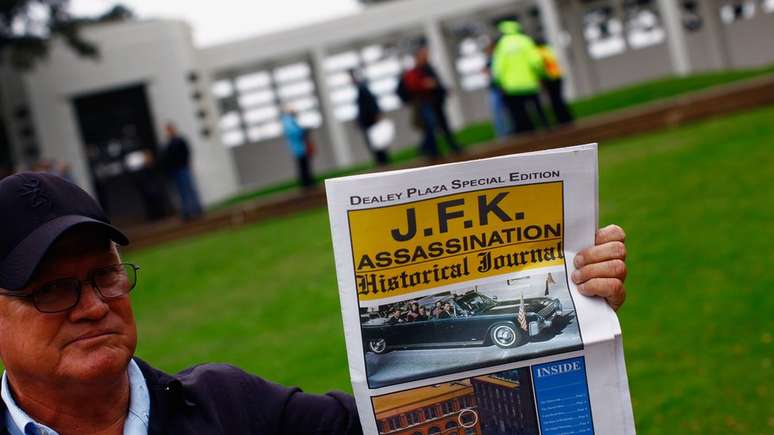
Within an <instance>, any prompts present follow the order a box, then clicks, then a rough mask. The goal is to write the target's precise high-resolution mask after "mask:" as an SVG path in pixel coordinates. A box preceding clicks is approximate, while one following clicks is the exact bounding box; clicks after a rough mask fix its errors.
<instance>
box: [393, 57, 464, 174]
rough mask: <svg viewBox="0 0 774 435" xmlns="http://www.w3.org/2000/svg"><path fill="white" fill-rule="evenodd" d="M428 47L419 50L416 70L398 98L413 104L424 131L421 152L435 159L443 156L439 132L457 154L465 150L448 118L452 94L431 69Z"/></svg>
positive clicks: (408, 74) (403, 82)
mask: <svg viewBox="0 0 774 435" xmlns="http://www.w3.org/2000/svg"><path fill="white" fill-rule="evenodd" d="M429 57H430V54H429V51H428V49H427V47H421V48H419V49H418V50H417V51H416V53H415V54H414V68H411V69H410V70H408V71H406V72H405V73H404V74H403V76H402V77H401V80H400V84H399V86H398V96H399V97H401V99H402V100H403V101H404V102H406V103H408V104H410V105H411V108H412V110H413V117H414V125H416V126H417V127H418V128H421V129H422V144H421V146H420V151H421V152H422V154H424V155H425V156H427V157H429V158H431V159H434V158H437V157H438V156H439V155H440V152H439V150H438V141H437V140H436V131H437V130H440V132H441V134H442V135H443V137H444V138H445V139H446V143H447V144H448V145H449V147H450V148H451V149H452V151H454V152H455V153H460V152H462V148H461V147H460V145H459V143H457V139H455V137H454V133H452V131H451V128H450V127H449V121H448V119H447V117H446V107H445V105H446V97H447V94H448V91H447V90H446V88H445V87H444V85H443V83H441V80H440V78H439V77H438V74H436V72H435V69H434V68H433V66H432V65H430V61H429Z"/></svg>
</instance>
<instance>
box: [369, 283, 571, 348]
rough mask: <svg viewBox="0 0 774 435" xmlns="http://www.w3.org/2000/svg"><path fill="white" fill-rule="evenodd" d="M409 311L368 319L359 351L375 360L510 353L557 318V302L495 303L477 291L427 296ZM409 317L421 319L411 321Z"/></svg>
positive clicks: (391, 311) (539, 299)
mask: <svg viewBox="0 0 774 435" xmlns="http://www.w3.org/2000/svg"><path fill="white" fill-rule="evenodd" d="M404 305H405V304H404ZM408 307H409V308H408V310H406V311H401V310H400V308H398V307H395V308H394V309H388V313H389V315H388V316H387V317H376V318H370V319H367V320H366V321H365V322H364V323H363V324H362V328H361V329H362V334H363V345H364V348H365V349H366V350H367V351H370V352H373V353H376V354H381V353H385V352H388V351H390V350H393V349H412V348H414V349H418V348H432V347H465V346H491V345H495V346H498V347H501V348H511V347H516V346H520V345H522V344H524V343H525V342H527V341H529V338H530V337H534V336H536V335H538V334H539V333H540V332H541V331H542V330H543V329H545V328H547V327H550V326H551V325H552V324H553V322H554V320H555V318H556V317H557V316H561V315H562V303H561V302H560V301H559V299H557V298H551V297H533V298H526V299H524V300H523V301H522V300H508V301H498V300H497V299H495V298H490V297H488V296H485V295H483V294H480V293H478V292H476V291H471V292H468V293H465V294H463V295H459V296H455V295H451V294H446V295H440V296H427V297H424V298H421V299H419V300H417V301H415V302H412V303H409V304H408ZM414 312H417V313H422V314H418V315H412V313H414ZM520 312H523V316H520ZM522 317H523V319H522Z"/></svg>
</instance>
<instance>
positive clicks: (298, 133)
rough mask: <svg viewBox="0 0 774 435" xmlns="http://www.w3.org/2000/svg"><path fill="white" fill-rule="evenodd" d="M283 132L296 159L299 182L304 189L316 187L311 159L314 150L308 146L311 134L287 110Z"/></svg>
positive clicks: (284, 114)
mask: <svg viewBox="0 0 774 435" xmlns="http://www.w3.org/2000/svg"><path fill="white" fill-rule="evenodd" d="M280 121H281V122H282V131H283V132H284V133H285V140H286V141H287V144H288V149H289V150H290V153H291V154H293V157H294V158H295V159H296V167H297V170H298V182H299V184H301V187H303V188H304V189H308V188H311V187H312V186H314V177H313V176H312V169H311V161H310V160H311V158H312V152H311V151H312V149H311V148H310V147H309V144H308V142H307V141H308V135H309V132H308V131H306V130H305V129H304V128H303V127H301V125H300V124H299V123H298V120H297V119H296V113H295V112H294V111H293V110H291V109H285V111H284V112H283V113H282V118H281V119H280Z"/></svg>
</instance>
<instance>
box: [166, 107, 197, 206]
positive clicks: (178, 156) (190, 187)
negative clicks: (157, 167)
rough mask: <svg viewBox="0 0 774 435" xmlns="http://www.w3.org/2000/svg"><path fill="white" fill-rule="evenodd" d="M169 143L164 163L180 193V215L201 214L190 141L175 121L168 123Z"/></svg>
mask: <svg viewBox="0 0 774 435" xmlns="http://www.w3.org/2000/svg"><path fill="white" fill-rule="evenodd" d="M165 130H166V135H167V145H166V147H165V148H164V153H163V156H162V165H163V166H164V168H165V169H166V171H167V173H168V174H169V175H170V176H171V177H172V179H173V180H174V181H175V185H176V186H177V191H178V193H179V194H180V215H181V217H182V218H183V220H189V219H193V218H196V217H199V216H201V214H202V206H201V202H200V201H199V193H198V192H197V190H196V185H195V183H194V180H193V175H192V173H191V149H190V147H189V146H188V141H187V140H185V138H184V137H182V136H181V135H180V134H179V133H178V132H177V127H175V124H173V123H171V122H170V123H167V125H166V127H165Z"/></svg>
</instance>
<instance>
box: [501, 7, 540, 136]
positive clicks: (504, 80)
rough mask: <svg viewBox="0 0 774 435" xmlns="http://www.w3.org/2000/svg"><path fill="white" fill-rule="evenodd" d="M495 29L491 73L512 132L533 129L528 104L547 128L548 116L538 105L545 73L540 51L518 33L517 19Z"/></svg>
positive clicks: (502, 23)
mask: <svg viewBox="0 0 774 435" xmlns="http://www.w3.org/2000/svg"><path fill="white" fill-rule="evenodd" d="M497 28H498V30H499V31H500V33H502V37H501V38H500V40H499V41H498V42H497V45H496V46H495V49H494V53H493V55H492V75H493V77H494V81H495V83H496V84H497V86H499V87H500V89H502V92H503V96H504V97H505V105H506V106H507V107H508V112H509V114H510V116H511V123H512V128H513V132H514V133H521V132H525V131H533V130H535V124H534V123H533V121H532V118H530V116H529V111H528V107H529V106H532V109H533V110H534V111H535V112H536V113H537V116H538V117H539V118H540V122H541V123H542V124H543V126H544V127H546V128H548V118H546V114H545V112H544V111H543V106H542V104H540V78H541V77H542V76H543V74H544V71H543V69H544V64H543V58H542V57H541V56H540V52H539V51H538V49H537V47H535V43H534V41H532V39H531V38H530V37H529V36H527V35H525V34H523V33H521V26H520V25H519V23H517V22H516V21H503V22H501V23H500V24H498V26H497Z"/></svg>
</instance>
